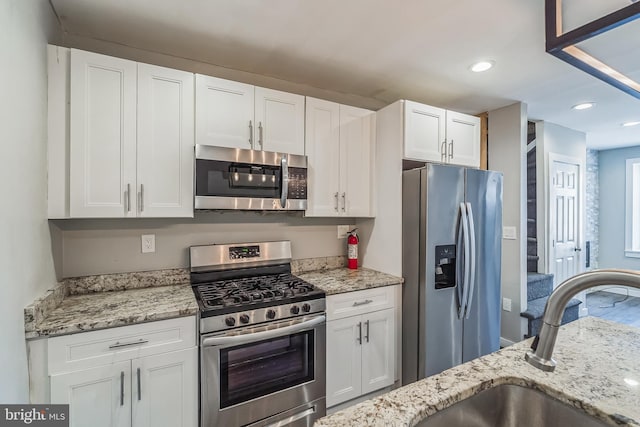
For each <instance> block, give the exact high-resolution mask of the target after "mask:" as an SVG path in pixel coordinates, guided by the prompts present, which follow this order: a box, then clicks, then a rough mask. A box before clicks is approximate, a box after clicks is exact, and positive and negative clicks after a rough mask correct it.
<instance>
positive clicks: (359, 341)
mask: <svg viewBox="0 0 640 427" xmlns="http://www.w3.org/2000/svg"><path fill="white" fill-rule="evenodd" d="M358 344H360V345H362V322H358Z"/></svg>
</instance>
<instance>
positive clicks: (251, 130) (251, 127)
mask: <svg viewBox="0 0 640 427" xmlns="http://www.w3.org/2000/svg"><path fill="white" fill-rule="evenodd" d="M249 146H250V147H252V148H253V122H252V121H251V120H249Z"/></svg>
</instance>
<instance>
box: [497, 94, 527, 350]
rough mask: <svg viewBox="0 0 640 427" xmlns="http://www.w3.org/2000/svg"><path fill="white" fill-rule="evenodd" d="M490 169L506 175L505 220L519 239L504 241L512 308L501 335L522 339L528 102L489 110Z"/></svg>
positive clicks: (505, 293) (506, 293)
mask: <svg viewBox="0 0 640 427" xmlns="http://www.w3.org/2000/svg"><path fill="white" fill-rule="evenodd" d="M488 161H489V169H491V170H495V171H500V172H502V173H503V174H504V195H503V206H502V223H503V225H504V226H515V227H516V235H517V239H516V240H504V239H503V240H502V297H504V298H509V299H511V302H512V306H511V311H504V310H503V311H502V325H501V332H500V336H501V337H502V338H504V339H506V340H509V341H513V342H518V341H521V340H522V338H523V336H524V333H525V331H526V322H525V321H524V318H522V317H520V313H521V312H522V311H524V310H525V309H526V303H527V301H526V300H527V298H526V297H527V292H526V287H525V286H526V272H527V264H526V263H527V256H526V255H527V251H526V243H527V229H526V219H527V215H526V181H527V169H526V167H527V165H526V162H527V105H526V104H522V103H516V104H513V105H510V106H508V107H504V108H501V109H499V110H494V111H489V159H488Z"/></svg>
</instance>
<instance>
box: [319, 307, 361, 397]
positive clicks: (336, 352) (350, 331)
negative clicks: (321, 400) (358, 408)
mask: <svg viewBox="0 0 640 427" xmlns="http://www.w3.org/2000/svg"><path fill="white" fill-rule="evenodd" d="M361 327H362V324H361V318H360V316H354V317H347V318H345V319H339V320H333V321H331V322H327V407H329V406H333V405H337V404H338V403H341V402H345V401H347V400H351V399H353V398H356V397H358V396H360V394H361V391H362V383H361V381H362V376H361V366H360V359H361V355H362V351H361V349H362V346H361V344H360V342H359V337H360V336H361Z"/></svg>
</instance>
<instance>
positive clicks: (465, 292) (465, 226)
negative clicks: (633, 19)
mask: <svg viewBox="0 0 640 427" xmlns="http://www.w3.org/2000/svg"><path fill="white" fill-rule="evenodd" d="M460 213H461V215H462V217H461V221H460V222H461V223H462V237H463V246H464V248H463V256H464V264H463V277H464V278H463V281H462V300H461V301H460V307H459V308H458V319H462V317H463V316H464V313H465V308H466V305H467V299H468V298H469V258H470V254H469V250H470V243H469V221H468V219H467V207H466V205H465V204H464V203H460Z"/></svg>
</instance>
